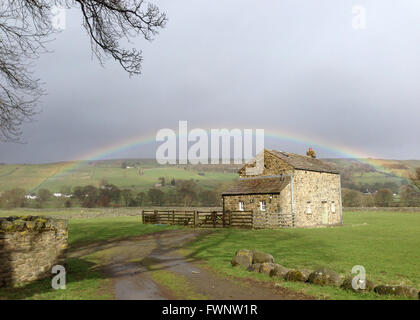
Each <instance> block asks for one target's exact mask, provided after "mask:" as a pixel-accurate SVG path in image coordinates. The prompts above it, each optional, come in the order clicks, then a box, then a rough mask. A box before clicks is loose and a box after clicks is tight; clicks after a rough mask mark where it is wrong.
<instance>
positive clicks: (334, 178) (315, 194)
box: [293, 170, 342, 227]
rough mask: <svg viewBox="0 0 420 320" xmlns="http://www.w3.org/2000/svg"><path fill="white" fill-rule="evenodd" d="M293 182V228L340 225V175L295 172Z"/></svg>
mask: <svg viewBox="0 0 420 320" xmlns="http://www.w3.org/2000/svg"><path fill="white" fill-rule="evenodd" d="M293 181H294V184H293V191H294V203H295V227H310V226H317V225H324V224H328V225H338V224H341V221H342V219H341V217H342V207H341V186H340V175H338V174H331V173H325V172H313V171H304V170H296V171H295V173H294V179H293ZM308 206H309V208H308ZM308 209H309V210H308ZM334 209H335V210H334ZM334 211H335V212H334ZM324 214H325V220H324V221H323V215H324ZM324 222H326V223H324Z"/></svg>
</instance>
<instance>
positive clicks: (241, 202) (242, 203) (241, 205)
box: [239, 201, 244, 211]
mask: <svg viewBox="0 0 420 320" xmlns="http://www.w3.org/2000/svg"><path fill="white" fill-rule="evenodd" d="M239 211H244V202H243V201H239Z"/></svg>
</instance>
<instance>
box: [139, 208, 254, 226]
mask: <svg viewBox="0 0 420 320" xmlns="http://www.w3.org/2000/svg"><path fill="white" fill-rule="evenodd" d="M142 220H143V223H144V224H168V225H183V226H191V227H198V228H226V227H234V228H252V225H253V213H252V211H233V212H223V211H219V210H217V211H198V210H190V211H188V210H143V211H142Z"/></svg>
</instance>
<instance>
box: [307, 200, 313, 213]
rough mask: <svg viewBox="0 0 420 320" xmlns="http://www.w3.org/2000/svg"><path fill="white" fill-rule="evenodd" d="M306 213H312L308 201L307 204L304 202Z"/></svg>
mask: <svg viewBox="0 0 420 320" xmlns="http://www.w3.org/2000/svg"><path fill="white" fill-rule="evenodd" d="M306 213H307V214H311V213H312V210H311V202H310V201H308V202H307V204H306Z"/></svg>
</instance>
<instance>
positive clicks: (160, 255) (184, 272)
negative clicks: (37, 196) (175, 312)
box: [75, 230, 312, 300]
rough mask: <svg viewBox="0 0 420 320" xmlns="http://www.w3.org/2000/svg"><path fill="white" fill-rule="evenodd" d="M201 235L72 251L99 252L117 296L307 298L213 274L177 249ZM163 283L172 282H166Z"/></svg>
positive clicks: (160, 236)
mask: <svg viewBox="0 0 420 320" xmlns="http://www.w3.org/2000/svg"><path fill="white" fill-rule="evenodd" d="M203 233H206V231H203V230H175V231H164V232H159V233H154V234H149V235H145V236H140V237H133V238H130V239H126V240H121V241H112V242H111V241H110V242H104V243H100V244H93V245H89V246H86V247H83V248H80V249H79V250H77V252H75V255H76V256H84V255H86V254H92V253H94V254H96V255H98V256H100V259H101V261H102V263H101V268H102V269H103V270H104V271H105V273H106V274H107V276H109V277H110V278H112V281H113V287H114V294H115V298H116V299H123V300H138V299H141V300H143V299H155V300H165V299H185V298H193V299H194V298H195V299H220V300H233V299H241V300H262V299H264V300H285V299H287V300H290V299H312V297H310V296H307V295H304V294H302V293H297V292H293V291H290V290H288V289H285V288H281V287H275V286H274V285H273V284H271V283H264V282H259V281H256V280H251V279H232V278H228V277H225V276H223V275H220V274H216V273H215V272H213V271H212V270H210V269H209V268H208V267H206V266H205V264H204V263H203V262H201V261H199V260H196V259H194V258H193V257H191V256H189V255H186V254H183V253H182V251H181V252H180V251H179V249H180V248H181V247H182V246H183V245H184V244H186V243H187V242H188V241H192V240H193V239H194V238H196V237H197V236H199V235H200V234H203ZM162 279H166V281H163V280H162ZM168 279H169V280H168ZM167 281H170V282H172V284H171V285H168V284H167V283H166V282H167Z"/></svg>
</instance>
